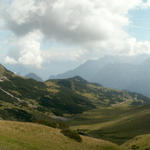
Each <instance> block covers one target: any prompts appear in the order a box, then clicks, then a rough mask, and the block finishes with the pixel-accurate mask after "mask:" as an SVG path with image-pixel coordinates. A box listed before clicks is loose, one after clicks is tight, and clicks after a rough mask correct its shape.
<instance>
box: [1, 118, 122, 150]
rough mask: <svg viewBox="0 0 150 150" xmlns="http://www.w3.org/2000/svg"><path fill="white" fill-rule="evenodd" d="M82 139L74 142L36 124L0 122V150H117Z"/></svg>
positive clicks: (97, 141)
mask: <svg viewBox="0 0 150 150" xmlns="http://www.w3.org/2000/svg"><path fill="white" fill-rule="evenodd" d="M82 139H83V142H81V143H79V142H76V141H74V140H72V139H70V138H68V137H65V136H64V135H62V134H61V133H60V130H58V129H54V128H50V127H47V126H42V125H38V124H32V123H21V122H11V121H0V150H119V147H118V146H117V145H115V144H112V143H110V142H107V141H103V140H99V139H94V138H90V137H82Z"/></svg>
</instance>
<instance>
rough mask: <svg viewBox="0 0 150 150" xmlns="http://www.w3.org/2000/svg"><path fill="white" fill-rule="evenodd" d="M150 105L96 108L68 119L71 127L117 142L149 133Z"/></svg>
mask: <svg viewBox="0 0 150 150" xmlns="http://www.w3.org/2000/svg"><path fill="white" fill-rule="evenodd" d="M149 116H150V105H145V106H139V107H135V108H131V107H124V106H122V107H121V106H115V107H109V108H97V109H95V110H92V111H88V112H85V113H83V114H82V115H77V116H75V117H74V118H72V120H69V123H70V125H71V126H72V128H73V129H78V130H80V131H82V132H83V133H85V134H86V135H89V136H92V137H96V138H102V139H105V140H109V141H112V142H114V143H117V144H123V143H124V142H126V141H128V140H130V139H132V138H134V137H135V136H137V135H142V134H149V133H150V117H149Z"/></svg>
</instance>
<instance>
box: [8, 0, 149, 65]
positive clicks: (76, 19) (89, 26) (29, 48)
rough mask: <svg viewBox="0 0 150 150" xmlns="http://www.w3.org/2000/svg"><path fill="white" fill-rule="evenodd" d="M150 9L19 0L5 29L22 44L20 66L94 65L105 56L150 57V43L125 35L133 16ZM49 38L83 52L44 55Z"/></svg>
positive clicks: (138, 4)
mask: <svg viewBox="0 0 150 150" xmlns="http://www.w3.org/2000/svg"><path fill="white" fill-rule="evenodd" d="M149 6H150V0H148V1H147V2H143V1H142V0H119V1H118V0H92V1H91V0H13V1H12V2H11V4H9V5H7V9H6V11H5V12H6V14H5V23H6V24H7V28H8V29H9V30H11V31H13V32H14V33H15V34H16V35H17V36H18V38H16V39H17V41H16V45H17V47H18V49H19V54H18V55H19V56H17V58H15V60H16V61H17V62H18V63H21V64H24V65H33V66H36V67H40V66H41V64H42V63H43V62H44V61H45V60H47V61H48V60H51V59H54V58H57V59H72V60H73V59H74V60H78V59H81V58H83V59H88V58H91V57H93V58H95V57H99V56H100V55H102V54H110V53H111V54H118V53H119V54H127V53H128V54H131V53H134V54H136V53H150V43H149V42H137V41H136V39H135V38H134V37H131V36H130V35H128V33H127V32H125V30H124V27H126V26H128V25H130V22H131V21H130V20H129V18H128V12H129V10H132V9H136V8H137V9H139V8H140V9H143V8H147V7H149ZM44 38H47V39H49V40H50V41H52V40H55V41H57V42H58V43H59V42H61V43H65V45H68V49H69V48H70V47H71V45H75V46H78V47H79V49H77V50H74V49H73V50H72V48H70V51H69V52H68V50H65V49H64V47H62V49H61V50H60V51H59V50H57V48H53V51H52V50H51V49H50V50H48V49H47V50H46V51H43V50H42V49H41V47H40V44H41V41H42V40H43V39H44Z"/></svg>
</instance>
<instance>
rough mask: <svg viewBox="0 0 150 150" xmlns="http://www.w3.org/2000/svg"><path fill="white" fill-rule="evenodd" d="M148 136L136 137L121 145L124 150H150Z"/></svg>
mask: <svg viewBox="0 0 150 150" xmlns="http://www.w3.org/2000/svg"><path fill="white" fill-rule="evenodd" d="M149 141H150V134H145V135H140V136H137V137H135V138H133V139H131V140H129V141H127V142H126V143H124V144H123V145H122V148H124V150H133V149H134V150H137V149H138V150H150V142H149Z"/></svg>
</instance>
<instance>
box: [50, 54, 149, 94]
mask: <svg viewBox="0 0 150 150" xmlns="http://www.w3.org/2000/svg"><path fill="white" fill-rule="evenodd" d="M149 65H150V57H149V56H142V55H139V56H130V57H129V56H105V57H103V58H100V59H98V60H89V61H87V62H85V63H84V64H82V65H80V66H78V67H77V68H75V69H73V70H70V71H68V72H65V73H63V74H58V75H56V76H55V77H53V78H55V79H63V78H70V77H74V76H81V77H83V78H84V79H86V80H87V81H90V82H96V83H100V84H102V85H103V86H106V87H109V88H116V89H121V90H122V89H127V90H129V91H133V92H137V93H141V94H144V95H145V96H149V97H150V93H149V89H150V82H149V81H150V70H149V69H148V68H149ZM50 78H51V77H50Z"/></svg>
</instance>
